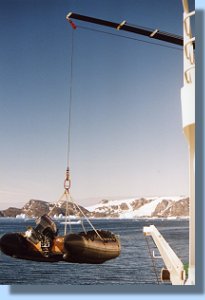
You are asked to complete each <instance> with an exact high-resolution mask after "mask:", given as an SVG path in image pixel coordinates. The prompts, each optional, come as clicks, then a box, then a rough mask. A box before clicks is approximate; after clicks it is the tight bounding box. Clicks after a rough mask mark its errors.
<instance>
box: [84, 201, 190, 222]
mask: <svg viewBox="0 0 205 300" xmlns="http://www.w3.org/2000/svg"><path fill="white" fill-rule="evenodd" d="M86 209H87V210H88V211H89V212H90V216H91V217H93V218H96V217H97V218H100V217H101V218H106V217H109V218H144V217H188V215H189V198H187V197H184V196H183V197H182V196H181V197H152V198H138V199H136V198H129V199H123V200H102V201H101V202H100V203H99V204H96V205H93V206H89V207H86Z"/></svg>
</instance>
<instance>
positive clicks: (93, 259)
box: [64, 231, 120, 264]
mask: <svg viewBox="0 0 205 300" xmlns="http://www.w3.org/2000/svg"><path fill="white" fill-rule="evenodd" d="M98 233H99V236H98V235H97V234H96V232H95V231H90V232H88V233H84V232H81V233H79V234H74V233H73V234H69V235H67V236H66V237H65V240H64V248H65V252H66V255H65V259H67V260H69V259H71V258H72V259H73V260H74V262H77V263H91V264H101V263H104V262H105V261H107V260H110V259H114V258H116V257H118V256H119V255H120V242H119V239H118V238H117V237H116V236H115V235H113V234H111V233H109V234H108V232H106V231H98ZM100 237H101V238H100Z"/></svg>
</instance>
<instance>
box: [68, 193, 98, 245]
mask: <svg viewBox="0 0 205 300" xmlns="http://www.w3.org/2000/svg"><path fill="white" fill-rule="evenodd" d="M70 199H71V201H72V203H73V204H74V205H76V207H77V208H78V210H79V211H80V212H81V214H82V215H83V216H84V218H85V219H86V221H87V222H88V224H89V225H90V226H91V227H92V229H93V230H94V231H95V233H96V234H97V236H98V237H99V238H100V239H101V240H103V238H102V237H101V236H100V234H99V233H98V231H97V230H96V229H95V227H94V226H93V224H92V223H91V222H90V220H89V219H88V217H87V216H86V215H85V214H84V212H83V211H82V209H81V208H80V206H79V205H78V204H77V203H75V202H74V200H73V198H72V197H71V196H70ZM82 227H83V226H82Z"/></svg>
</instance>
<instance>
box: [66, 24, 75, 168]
mask: <svg viewBox="0 0 205 300" xmlns="http://www.w3.org/2000/svg"><path fill="white" fill-rule="evenodd" d="M73 50H74V30H72V33H71V55H70V88H69V108H68V118H69V119H68V144H67V166H69V165H70V164H69V162H70V140H71V113H72V97H73V91H72V86H73Z"/></svg>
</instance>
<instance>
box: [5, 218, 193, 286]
mask: <svg viewBox="0 0 205 300" xmlns="http://www.w3.org/2000/svg"><path fill="white" fill-rule="evenodd" d="M56 223H57V226H58V228H59V232H60V233H63V229H64V227H63V226H64V225H62V224H60V222H59V221H57V222H56ZM92 223H93V225H94V226H95V227H96V228H97V229H105V230H110V231H112V232H114V233H116V234H119V235H120V240H121V247H122V249H121V255H120V256H119V257H118V258H116V259H114V260H110V261H108V262H105V263H104V264H102V265H91V264H71V263H64V262H58V263H42V262H33V261H26V260H20V259H14V258H11V257H9V256H6V255H4V254H3V253H1V252H0V266H1V268H0V284H7V285H12V284H43V285H47V284H52V285H53V284H67V285H69V284H70V285H103V284H113V285H116V284H145V283H146V284H157V278H156V274H155V272H154V269H153V264H152V260H151V258H150V255H149V251H148V247H147V242H146V240H145V238H144V235H143V232H142V229H143V226H148V225H151V224H153V225H155V226H156V227H157V228H158V230H159V231H160V232H161V233H162V235H163V236H164V237H165V238H166V240H167V241H168V243H169V244H170V246H171V247H172V248H173V249H174V251H175V252H176V253H177V255H178V256H179V257H180V258H181V260H182V261H183V262H184V263H187V262H188V226H189V222H188V221H186V220H163V221H162V220H149V221H148V220H139V221H138V220H93V221H92ZM29 225H31V226H35V222H34V221H33V220H19V219H4V218H0V236H2V235H3V234H4V233H7V232H22V231H25V230H26V228H27V227H28V226H29ZM72 228H73V231H76V232H77V231H82V228H81V225H79V224H76V225H73V226H72ZM87 229H90V228H89V227H88V228H87ZM149 245H150V248H151V251H152V250H154V251H155V254H156V255H159V253H158V252H157V249H156V248H155V246H154V244H153V242H152V239H151V238H149ZM154 261H155V264H156V269H157V274H158V276H159V277H160V269H161V268H162V267H164V265H163V261H162V260H161V259H159V258H158V259H155V260H154Z"/></svg>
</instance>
